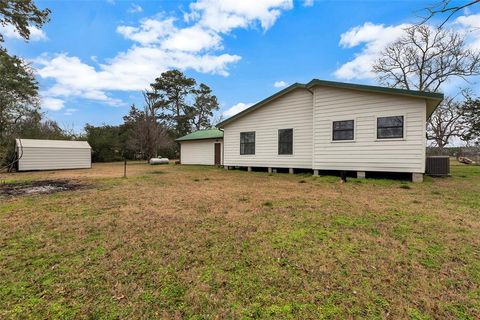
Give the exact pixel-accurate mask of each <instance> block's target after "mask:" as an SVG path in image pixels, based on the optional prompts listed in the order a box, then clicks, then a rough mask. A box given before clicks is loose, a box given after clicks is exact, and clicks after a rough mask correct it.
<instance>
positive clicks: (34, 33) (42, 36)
mask: <svg viewBox="0 0 480 320" xmlns="http://www.w3.org/2000/svg"><path fill="white" fill-rule="evenodd" d="M28 29H29V30H30V41H41V40H47V39H48V38H47V34H46V33H45V31H43V30H42V29H39V28H37V27H35V26H30V27H28ZM0 34H2V35H3V36H4V37H5V38H10V39H23V38H22V36H20V34H19V33H18V32H17V30H16V29H15V28H14V27H13V26H12V25H10V24H8V25H6V26H1V25H0Z"/></svg>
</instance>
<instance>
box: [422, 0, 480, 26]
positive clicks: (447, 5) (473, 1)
mask: <svg viewBox="0 0 480 320" xmlns="http://www.w3.org/2000/svg"><path fill="white" fill-rule="evenodd" d="M454 3H455V4H456V5H455V4H452V0H442V1H440V2H437V3H435V4H434V5H433V6H430V7H427V8H425V10H426V11H427V15H426V17H425V18H424V19H423V20H422V24H424V23H426V22H428V21H429V20H430V19H432V18H433V17H434V16H437V15H441V16H444V15H446V16H445V17H444V19H443V21H442V22H441V23H440V25H439V27H440V28H442V27H443V26H444V25H445V23H447V22H448V21H449V20H450V19H451V18H452V17H453V16H454V15H455V14H456V13H457V12H459V11H461V10H463V9H465V8H468V7H472V6H475V5H480V0H468V1H464V2H462V3H458V2H454Z"/></svg>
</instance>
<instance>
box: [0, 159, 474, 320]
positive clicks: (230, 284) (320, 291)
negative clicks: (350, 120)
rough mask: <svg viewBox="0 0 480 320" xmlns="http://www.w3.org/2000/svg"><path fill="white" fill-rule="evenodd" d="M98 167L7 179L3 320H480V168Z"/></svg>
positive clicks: (1, 242) (1, 232)
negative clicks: (324, 173)
mask: <svg viewBox="0 0 480 320" xmlns="http://www.w3.org/2000/svg"><path fill="white" fill-rule="evenodd" d="M128 170H129V177H128V178H127V179H124V178H121V175H122V174H123V168H122V164H120V163H118V164H98V165H94V167H93V169H91V170H77V171H58V172H34V173H19V174H12V175H5V174H4V175H3V176H2V177H0V179H2V178H3V179H6V180H8V181H17V180H23V181H32V180H39V179H60V178H69V179H75V180H77V181H80V182H81V183H82V184H84V185H85V187H84V188H81V189H79V190H75V191H66V192H59V193H53V194H43V195H40V194H38V195H24V196H19V197H3V198H2V197H1V196H0V319H10V318H12V319H16V318H18V319H38V318H41V319H47V318H48V319H70V318H88V319H138V318H144V319H152V318H165V319H224V318H229V319H232V318H233V319H257V318H261V319H265V318H266V319H268V318H271V319H344V318H366V319H375V318H378V319H384V318H390V319H400V318H403V319H404V318H407V319H408V318H410V319H440V318H441V319H444V318H450V319H478V318H480V167H469V166H463V165H458V164H455V165H453V166H452V177H451V178H445V179H432V178H427V179H426V182H424V183H421V184H412V183H408V182H401V181H395V180H374V179H368V180H356V179H349V182H348V183H346V184H340V183H338V180H339V179H338V178H337V177H318V178H317V177H312V176H307V175H288V174H276V175H269V174H267V173H257V172H251V173H249V172H243V171H226V170H223V169H216V168H211V167H201V166H173V165H171V166H155V167H152V166H148V165H145V164H132V165H130V166H129V169H128Z"/></svg>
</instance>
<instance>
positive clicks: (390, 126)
mask: <svg viewBox="0 0 480 320" xmlns="http://www.w3.org/2000/svg"><path fill="white" fill-rule="evenodd" d="M403 127H404V117H403V116H391V117H377V139H394V138H397V139H398V138H400V139H401V138H403V137H404V132H403Z"/></svg>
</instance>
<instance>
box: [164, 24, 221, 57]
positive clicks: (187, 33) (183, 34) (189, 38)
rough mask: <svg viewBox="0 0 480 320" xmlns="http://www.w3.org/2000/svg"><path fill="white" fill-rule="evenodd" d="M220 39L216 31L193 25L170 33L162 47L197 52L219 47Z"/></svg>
mask: <svg viewBox="0 0 480 320" xmlns="http://www.w3.org/2000/svg"><path fill="white" fill-rule="evenodd" d="M221 41H222V38H221V37H220V36H219V35H218V34H217V33H215V32H212V31H211V30H205V29H203V28H202V27H199V26H193V27H191V28H184V29H181V30H179V31H178V32H176V33H174V34H172V35H170V37H169V38H168V39H166V40H165V41H164V42H163V45H162V47H163V48H165V49H168V50H180V51H191V52H198V51H201V50H203V49H221V48H222V46H221Z"/></svg>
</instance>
